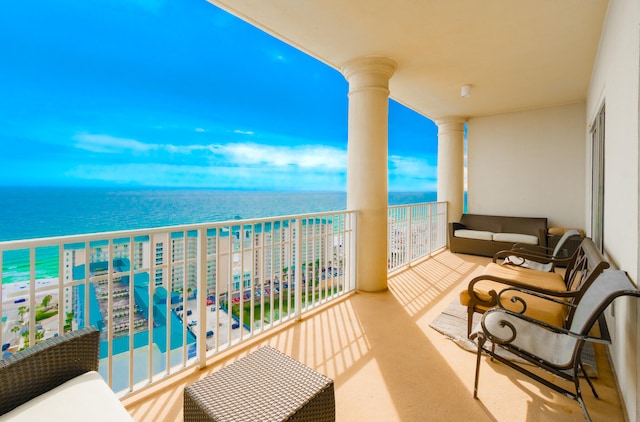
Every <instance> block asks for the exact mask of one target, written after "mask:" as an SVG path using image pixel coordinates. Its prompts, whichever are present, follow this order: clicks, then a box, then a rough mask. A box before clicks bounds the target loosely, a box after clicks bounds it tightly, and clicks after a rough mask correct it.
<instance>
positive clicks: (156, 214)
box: [0, 187, 436, 283]
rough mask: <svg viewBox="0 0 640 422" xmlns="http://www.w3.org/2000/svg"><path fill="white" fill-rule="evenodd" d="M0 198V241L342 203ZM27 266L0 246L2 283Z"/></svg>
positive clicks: (300, 196) (90, 195)
mask: <svg viewBox="0 0 640 422" xmlns="http://www.w3.org/2000/svg"><path fill="white" fill-rule="evenodd" d="M0 198H2V200H3V201H2V206H0V242H2V241H9V240H21V239H32V238H43V237H52V236H64V235H73V234H86V233H98V232H107V231H117V230H133V229H145V228H154V227H165V226H175V225H183V224H194V223H209V222H220V221H228V220H240V219H252V218H262V217H276V216H284V215H295V214H306V213H314V212H325V211H341V210H344V209H345V208H346V194H345V193H344V192H267V191H226V190H206V189H151V188H146V189H145V188H63V187H56V188H41V187H0ZM435 200H436V193H435V192H391V193H389V205H403V204H412V203H420V202H433V201H435ZM55 254H57V252H56V251H55V250H52V251H51V253H48V252H47V251H46V250H43V251H42V252H41V253H39V254H38V256H37V257H36V261H37V265H36V278H37V279H40V278H49V277H57V275H58V261H57V259H56V258H55V256H56V255H55ZM28 274H29V265H28V255H27V253H26V251H8V252H4V255H3V265H2V283H10V282H14V281H22V280H25V277H26V279H28Z"/></svg>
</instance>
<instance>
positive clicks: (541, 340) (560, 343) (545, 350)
mask: <svg viewBox="0 0 640 422" xmlns="http://www.w3.org/2000/svg"><path fill="white" fill-rule="evenodd" d="M483 321H484V324H485V327H486V332H487V333H490V334H491V335H493V336H495V337H497V338H500V339H509V338H511V336H512V335H513V331H512V330H511V329H510V328H509V327H508V326H505V325H504V324H503V321H506V322H508V323H509V324H511V325H513V327H514V328H515V330H516V333H517V335H516V337H515V339H513V341H512V342H511V343H510V344H511V345H513V346H516V347H518V348H520V349H521V350H524V351H526V352H528V353H530V354H533V355H535V356H538V357H540V358H542V359H544V360H546V361H547V362H551V363H553V364H554V365H558V366H562V365H566V364H568V363H570V362H571V358H572V354H573V349H574V348H575V347H576V339H575V338H574V337H571V336H568V335H565V334H560V333H555V332H552V331H549V330H547V329H545V328H542V327H540V326H539V325H536V324H532V323H530V322H527V321H524V320H523V319H521V318H518V317H517V316H514V315H509V314H507V313H505V312H503V311H502V310H500V309H492V310H491V311H489V312H487V313H485V314H484V316H483ZM479 328H480V329H479V330H478V331H482V327H479Z"/></svg>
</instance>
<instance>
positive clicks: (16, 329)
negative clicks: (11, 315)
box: [10, 325, 21, 341]
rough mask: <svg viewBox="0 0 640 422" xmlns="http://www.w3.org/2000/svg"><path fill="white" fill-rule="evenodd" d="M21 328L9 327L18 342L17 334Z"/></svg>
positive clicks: (16, 326) (17, 326)
mask: <svg viewBox="0 0 640 422" xmlns="http://www.w3.org/2000/svg"><path fill="white" fill-rule="evenodd" d="M20 329H21V327H20V326H19V325H14V326H13V327H11V330H10V331H11V332H12V333H13V334H14V336H15V340H16V341H18V333H19V332H20Z"/></svg>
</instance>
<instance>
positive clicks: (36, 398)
mask: <svg viewBox="0 0 640 422" xmlns="http://www.w3.org/2000/svg"><path fill="white" fill-rule="evenodd" d="M99 350H100V332H99V331H98V330H97V329H95V328H93V327H86V328H82V329H80V330H77V331H72V332H69V333H65V334H63V335H61V336H58V337H52V338H48V339H46V340H44V341H43V342H41V343H38V344H36V345H35V346H32V347H29V348H27V349H24V350H22V351H20V352H18V353H16V354H14V355H12V356H9V357H8V358H6V359H3V360H0V420H4V418H9V419H11V420H13V418H16V419H17V420H37V419H38V418H40V417H43V418H44V420H65V421H71V420H94V421H96V420H108V421H119V420H128V421H132V420H133V419H131V417H130V416H129V415H128V414H127V412H126V410H125V409H124V407H122V405H121V404H120V402H119V400H118V399H117V397H116V396H115V394H113V392H112V391H111V389H110V388H109V386H108V385H107V384H106V383H105V382H104V381H103V380H102V378H101V377H100V375H99V374H97V372H95V371H97V370H98V356H99ZM74 389H76V390H74ZM78 389H79V390H80V391H84V392H85V393H86V394H87V395H88V396H89V397H88V399H86V398H85V399H80V394H78V393H77V392H78ZM70 396H71V397H70ZM70 398H71V399H70ZM83 410H88V411H90V412H94V413H92V414H91V416H88V415H87V414H86V413H83ZM9 412H11V413H9ZM8 413H9V414H8ZM34 413H35V414H36V415H34Z"/></svg>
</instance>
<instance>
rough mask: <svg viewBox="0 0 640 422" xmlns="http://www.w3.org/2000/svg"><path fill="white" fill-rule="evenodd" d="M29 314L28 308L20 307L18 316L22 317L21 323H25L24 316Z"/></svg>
mask: <svg viewBox="0 0 640 422" xmlns="http://www.w3.org/2000/svg"><path fill="white" fill-rule="evenodd" d="M27 312H29V308H27V307H26V306H20V307H19V308H18V316H19V317H20V322H24V314H26V313H27Z"/></svg>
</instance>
